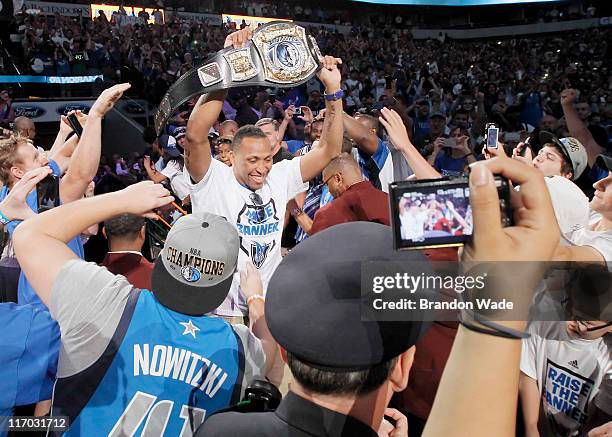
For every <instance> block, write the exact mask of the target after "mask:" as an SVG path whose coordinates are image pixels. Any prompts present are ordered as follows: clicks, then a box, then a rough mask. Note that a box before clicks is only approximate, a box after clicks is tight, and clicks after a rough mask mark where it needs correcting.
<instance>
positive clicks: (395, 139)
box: [378, 108, 411, 150]
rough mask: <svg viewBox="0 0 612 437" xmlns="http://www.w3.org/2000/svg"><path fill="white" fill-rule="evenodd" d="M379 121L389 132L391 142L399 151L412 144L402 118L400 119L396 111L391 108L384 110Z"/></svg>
mask: <svg viewBox="0 0 612 437" xmlns="http://www.w3.org/2000/svg"><path fill="white" fill-rule="evenodd" d="M378 119H379V120H380V122H381V123H382V125H383V126H384V127H385V129H386V130H387V133H388V134H389V138H390V139H391V142H392V143H393V145H394V146H395V147H396V148H397V149H398V150H401V149H402V148H404V147H406V146H408V145H409V144H411V143H410V138H409V137H408V131H407V130H406V126H405V125H404V122H403V121H402V117H400V115H399V114H398V113H397V112H396V111H394V110H393V109H389V108H382V109H381V111H380V117H378Z"/></svg>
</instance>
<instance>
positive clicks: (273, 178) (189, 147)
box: [185, 28, 343, 317]
mask: <svg viewBox="0 0 612 437" xmlns="http://www.w3.org/2000/svg"><path fill="white" fill-rule="evenodd" d="M251 36H252V30H251V29H250V28H246V29H243V30H240V31H238V32H235V33H233V34H231V35H229V36H228V38H227V39H226V47H228V46H230V45H233V46H234V47H241V46H243V45H246V44H249V40H250V38H251ZM339 63H341V61H340V60H339V59H336V58H332V57H330V56H326V57H325V59H324V63H323V68H322V70H320V71H319V73H318V77H319V79H320V80H321V82H323V85H324V86H325V89H326V93H327V94H334V93H336V92H337V91H339V90H340V84H341V76H340V71H339V70H338V67H337V65H338V64H339ZM225 97H226V92H222V91H221V92H215V93H210V94H208V95H206V96H202V97H201V98H200V101H198V103H197V105H196V107H195V108H194V110H193V112H192V113H191V116H190V118H189V122H188V124H187V142H186V145H185V153H186V168H187V170H188V174H187V173H186V174H185V180H186V182H187V183H188V185H189V187H190V191H191V203H192V206H193V212H194V213H197V212H199V211H207V212H211V213H214V214H218V215H221V216H224V217H226V218H227V220H228V221H229V222H230V223H232V224H234V225H235V226H236V229H237V230H238V233H239V235H240V240H241V249H242V250H241V252H240V257H239V259H238V271H240V270H243V269H244V268H245V265H246V264H247V262H250V263H252V264H253V265H255V267H257V269H259V272H260V273H261V276H262V281H263V286H264V290H265V289H266V287H267V284H268V281H269V280H270V277H271V276H272V273H273V272H274V270H275V269H276V267H277V266H278V264H280V261H281V252H280V249H281V235H282V231H283V224H284V217H285V210H286V205H287V202H288V201H289V200H290V199H292V198H293V197H295V196H296V195H297V194H298V193H300V192H302V191H305V190H306V189H307V187H308V185H307V184H306V182H307V181H309V180H311V179H313V178H314V177H315V176H317V175H318V174H320V173H321V172H322V171H323V169H324V168H325V166H326V165H327V164H328V163H329V162H330V161H331V160H332V159H333V158H334V157H335V156H337V155H338V154H340V151H341V147H342V137H343V123H342V100H341V99H336V100H331V101H327V102H326V116H325V122H324V127H323V136H322V137H321V145H322V147H318V148H316V149H313V150H312V151H311V152H309V153H307V154H306V155H304V156H302V157H299V158H296V159H293V160H291V161H282V162H279V163H278V164H275V165H272V155H273V147H272V145H271V144H270V142H269V140H268V138H267V137H266V135H265V134H264V133H263V132H262V131H261V129H259V128H256V127H254V126H243V127H242V128H241V129H239V130H238V132H236V135H235V136H234V138H233V144H232V149H233V158H232V161H233V165H232V167H228V166H226V165H224V164H222V163H220V162H218V161H216V160H213V159H211V153H210V143H209V142H208V138H207V133H208V130H209V129H210V127H211V126H212V125H213V124H214V123H215V122H216V121H217V117H218V116H219V113H220V111H221V108H222V106H223V101H224V100H225ZM239 282H240V278H239V275H238V273H236V274H235V276H234V282H233V283H232V288H231V290H230V293H229V295H228V297H227V299H226V300H225V302H224V303H223V304H222V305H221V306H220V307H219V308H217V310H216V311H215V313H216V314H218V315H222V316H228V317H232V316H242V315H243V314H246V311H247V304H246V303H245V302H244V298H243V297H242V295H241V293H240V292H239Z"/></svg>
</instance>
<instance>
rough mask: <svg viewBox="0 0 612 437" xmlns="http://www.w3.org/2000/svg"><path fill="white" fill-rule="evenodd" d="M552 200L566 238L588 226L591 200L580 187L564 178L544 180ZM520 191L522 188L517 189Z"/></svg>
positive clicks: (553, 177)
mask: <svg viewBox="0 0 612 437" xmlns="http://www.w3.org/2000/svg"><path fill="white" fill-rule="evenodd" d="M544 182H546V186H547V187H548V193H549V194H550V199H551V200H552V204H553V210H554V211H555V217H556V218H557V223H559V229H560V231H561V234H562V235H564V236H568V235H570V234H571V233H572V232H574V231H576V230H578V229H580V228H582V227H584V226H586V225H587V224H588V222H589V211H590V208H589V198H588V197H586V196H585V195H584V193H583V192H582V190H581V189H580V188H578V185H576V184H575V183H573V182H572V181H570V180H569V179H567V178H564V177H563V176H548V177H545V178H544ZM515 189H516V191H520V189H521V187H520V186H517V187H515Z"/></svg>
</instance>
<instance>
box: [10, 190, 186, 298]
mask: <svg viewBox="0 0 612 437" xmlns="http://www.w3.org/2000/svg"><path fill="white" fill-rule="evenodd" d="M173 200H174V197H172V196H171V195H170V192H169V191H168V190H166V189H165V188H164V187H163V186H161V185H159V184H154V183H153V182H150V181H146V182H141V183H139V184H135V185H130V186H129V187H128V188H126V189H124V190H121V191H116V192H114V193H109V194H103V195H101V196H95V197H90V198H88V199H82V200H78V201H75V202H71V203H68V204H65V205H62V206H59V207H57V208H53V209H52V210H49V211H47V212H45V213H44V214H37V215H36V216H34V217H32V218H30V219H28V220H26V221H24V222H23V223H22V224H20V225H19V226H18V227H17V229H16V230H15V233H14V235H13V242H14V244H15V253H16V255H17V259H18V260H19V264H20V265H21V268H22V270H23V272H24V273H25V274H26V275H27V277H28V280H29V281H30V283H31V284H32V286H33V287H34V289H35V290H36V293H38V296H39V297H40V299H41V300H42V301H43V302H44V303H45V305H47V306H48V305H49V303H50V301H51V290H52V287H53V284H54V282H55V280H56V278H57V275H58V274H59V272H60V270H61V269H62V267H63V266H64V264H66V262H68V261H70V260H72V259H75V258H76V257H77V256H76V255H75V254H74V252H73V251H72V250H70V248H68V246H67V245H66V243H68V241H70V240H72V239H73V238H74V237H76V236H77V235H79V234H80V233H81V232H82V231H83V229H87V228H88V227H90V226H91V225H93V224H95V223H101V222H103V221H105V220H108V219H109V218H111V217H114V216H116V215H119V214H124V213H131V214H136V215H145V216H147V217H151V218H154V217H155V214H153V213H151V211H152V210H153V209H155V208H159V207H160V206H163V205H167V204H168V203H170V202H172V201H173ZM33 248H35V250H33Z"/></svg>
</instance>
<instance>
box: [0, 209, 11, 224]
mask: <svg viewBox="0 0 612 437" xmlns="http://www.w3.org/2000/svg"><path fill="white" fill-rule="evenodd" d="M9 222H10V220H9V219H8V217H7V216H5V215H4V214H2V211H0V224H3V225H6V224H8V223H9Z"/></svg>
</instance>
